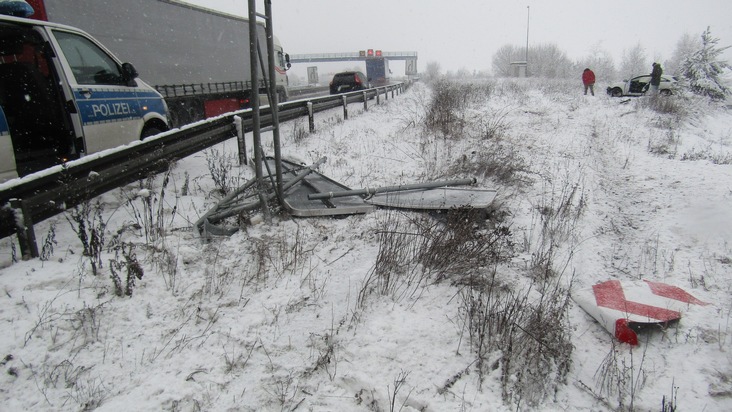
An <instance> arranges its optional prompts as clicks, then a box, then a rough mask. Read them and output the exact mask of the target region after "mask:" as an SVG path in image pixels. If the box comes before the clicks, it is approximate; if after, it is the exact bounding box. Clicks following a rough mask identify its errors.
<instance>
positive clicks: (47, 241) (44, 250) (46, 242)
mask: <svg viewBox="0 0 732 412" xmlns="http://www.w3.org/2000/svg"><path fill="white" fill-rule="evenodd" d="M56 245H58V242H57V241H56V222H53V221H52V222H51V224H50V226H49V227H48V232H47V233H46V236H45V237H44V238H43V246H41V256H40V259H41V261H47V260H49V259H51V257H52V256H53V249H54V247H55V246H56Z"/></svg>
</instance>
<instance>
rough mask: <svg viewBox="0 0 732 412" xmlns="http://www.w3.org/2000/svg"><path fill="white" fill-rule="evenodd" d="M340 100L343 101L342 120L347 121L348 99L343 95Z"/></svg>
mask: <svg viewBox="0 0 732 412" xmlns="http://www.w3.org/2000/svg"><path fill="white" fill-rule="evenodd" d="M341 99H342V100H343V120H348V97H346V96H345V95H343V96H341Z"/></svg>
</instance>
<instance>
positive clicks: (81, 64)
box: [0, 1, 169, 182]
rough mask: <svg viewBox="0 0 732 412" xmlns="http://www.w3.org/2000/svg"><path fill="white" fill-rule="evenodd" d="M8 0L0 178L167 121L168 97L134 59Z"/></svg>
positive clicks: (152, 130) (2, 22)
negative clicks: (34, 15)
mask: <svg viewBox="0 0 732 412" xmlns="http://www.w3.org/2000/svg"><path fill="white" fill-rule="evenodd" d="M3 3H4V4H5V6H6V7H5V10H3V9H2V7H0V13H2V12H7V11H8V10H11V9H12V10H11V11H12V12H13V13H10V14H15V16H11V15H1V14H0V182H2V181H5V180H8V179H11V178H14V177H17V176H24V175H27V174H30V173H33V172H35V171H38V170H42V169H45V168H47V167H50V166H53V165H56V164H60V163H63V162H66V161H69V160H73V159H76V158H79V157H82V156H84V155H86V154H91V153H95V152H99V151H101V150H104V149H108V148H113V147H117V146H120V145H123V144H127V143H129V142H132V141H135V140H139V139H143V138H145V137H148V136H152V135H155V134H157V133H159V132H162V131H165V130H167V129H168V127H169V123H168V108H167V106H166V104H165V101H164V100H163V97H162V96H161V95H160V94H159V93H158V92H157V91H156V90H155V89H153V88H152V87H150V86H148V85H147V84H145V82H143V81H142V80H140V79H139V78H138V74H137V71H136V70H135V68H134V67H133V66H132V64H130V63H122V62H121V61H120V60H118V59H117V58H116V57H115V56H114V55H112V53H110V52H109V50H107V49H106V48H105V47H104V46H103V45H102V44H100V43H99V42H98V41H96V40H95V39H94V38H93V37H92V36H90V35H89V34H87V33H85V32H84V31H82V30H79V29H77V28H74V27H70V26H65V25H60V24H54V23H49V22H45V21H39V20H31V19H26V18H22V17H17V15H18V13H17V10H18V9H19V8H18V7H15V8H13V7H8V5H10V6H13V5H16V6H17V5H18V4H20V3H24V2H20V1H10V2H8V1H5V2H3ZM3 3H0V5H2V4H3ZM23 7H24V6H23ZM20 9H21V11H22V7H20ZM31 12H32V9H31Z"/></svg>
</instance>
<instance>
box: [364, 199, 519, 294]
mask: <svg viewBox="0 0 732 412" xmlns="http://www.w3.org/2000/svg"><path fill="white" fill-rule="evenodd" d="M484 212H485V211H482V210H475V209H470V208H464V209H454V210H450V211H449V212H447V214H446V216H445V219H443V220H434V219H431V218H429V217H424V216H421V215H409V214H403V213H400V212H398V211H393V210H390V211H386V212H385V213H384V214H383V215H382V216H381V219H380V220H379V221H378V222H377V225H378V227H377V229H376V231H375V232H376V233H377V235H378V237H379V240H378V242H379V252H378V254H377V257H376V261H375V262H374V265H373V267H372V268H371V270H370V271H369V273H368V274H367V276H366V278H365V279H364V282H363V285H362V287H361V290H360V292H359V297H358V301H359V303H360V304H361V305H363V304H364V303H365V300H366V298H367V297H368V295H370V294H371V293H373V292H376V293H378V294H381V295H385V296H390V297H391V298H392V299H394V300H395V301H401V300H402V299H405V298H408V299H411V298H415V300H416V298H418V297H419V295H420V291H421V288H422V287H424V286H425V285H427V284H428V283H429V282H441V281H444V280H450V281H451V282H452V283H454V284H460V283H462V282H464V281H465V279H466V278H469V277H471V276H473V274H475V273H476V272H479V271H481V270H484V268H485V267H486V266H488V265H490V264H491V263H495V262H499V261H505V260H506V259H508V257H509V256H510V255H511V252H512V243H511V241H510V236H511V232H510V230H509V229H508V228H507V227H505V226H497V227H492V228H487V227H485V225H484V224H483V223H484V219H485V215H484Z"/></svg>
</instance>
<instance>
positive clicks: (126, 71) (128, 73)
mask: <svg viewBox="0 0 732 412" xmlns="http://www.w3.org/2000/svg"><path fill="white" fill-rule="evenodd" d="M139 76H140V74H139V73H138V72H137V69H135V66H133V65H132V63H122V80H124V81H125V82H126V83H127V85H128V86H137V82H135V79H136V78H138V77H139Z"/></svg>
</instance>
